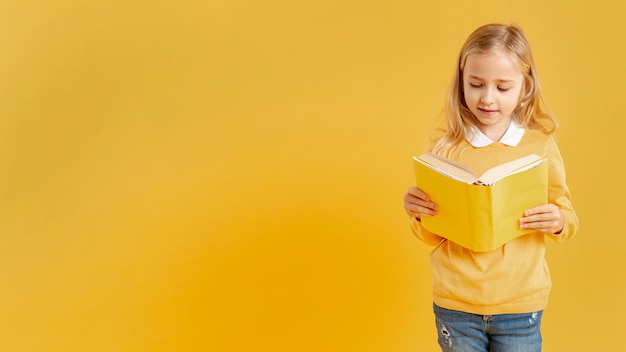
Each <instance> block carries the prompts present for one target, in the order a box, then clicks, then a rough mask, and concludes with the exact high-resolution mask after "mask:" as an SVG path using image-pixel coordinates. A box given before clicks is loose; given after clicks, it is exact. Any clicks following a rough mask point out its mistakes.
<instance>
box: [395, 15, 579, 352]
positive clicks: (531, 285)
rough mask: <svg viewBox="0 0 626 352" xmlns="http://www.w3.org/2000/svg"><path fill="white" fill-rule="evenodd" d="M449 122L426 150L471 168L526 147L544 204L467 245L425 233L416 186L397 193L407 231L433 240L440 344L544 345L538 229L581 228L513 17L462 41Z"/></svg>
mask: <svg viewBox="0 0 626 352" xmlns="http://www.w3.org/2000/svg"><path fill="white" fill-rule="evenodd" d="M445 117H446V126H445V128H444V129H442V130H441V131H439V130H436V131H435V132H438V133H434V134H433V139H432V141H431V144H430V147H429V148H428V149H429V151H432V152H433V153H435V154H439V155H442V156H445V157H448V158H450V159H453V160H456V161H460V162H462V163H464V164H466V165H468V166H469V167H471V168H472V169H473V170H475V171H476V173H477V174H481V173H483V172H484V171H485V170H487V169H489V168H492V167H494V166H496V165H499V164H502V163H504V162H507V161H511V160H514V159H517V158H519V157H522V156H524V155H527V154H531V153H534V154H538V155H541V156H545V157H546V158H547V160H548V167H549V171H548V178H549V180H548V184H549V189H548V204H545V205H540V206H537V207H534V208H532V209H528V210H526V211H525V212H524V213H523V214H520V219H519V225H518V226H520V227H521V228H523V229H529V230H532V231H531V233H529V234H527V235H523V236H520V237H517V238H515V239H514V240H511V241H510V242H508V243H506V244H504V245H503V246H502V247H500V248H498V249H496V250H494V251H490V252H474V251H472V250H469V249H467V248H463V247H461V246H459V245H457V244H455V243H454V242H452V241H448V240H446V239H445V238H443V237H441V236H439V235H437V234H436V233H431V232H429V231H428V230H426V229H425V228H424V227H422V226H421V223H420V221H421V218H422V217H425V216H437V212H438V209H439V207H442V208H443V207H445V206H446V205H445V204H435V203H434V202H432V201H431V200H430V198H429V197H428V194H426V193H425V192H423V191H422V190H421V189H420V188H419V185H417V186H418V187H410V188H409V189H408V191H407V193H406V194H405V195H404V209H405V211H406V213H407V214H408V215H409V216H410V225H411V229H412V230H413V232H414V233H415V235H416V236H417V237H418V238H419V239H421V240H422V241H423V242H425V243H427V244H430V245H433V246H436V247H435V249H434V250H433V251H432V253H431V254H430V266H431V270H432V274H433V300H434V312H435V321H436V325H437V331H438V336H439V339H438V342H439V345H440V346H441V349H442V351H485V352H487V351H491V352H498V351H506V352H512V351H528V352H531V351H533V352H534V351H541V344H542V339H541V331H540V324H541V317H542V313H543V309H544V307H545V306H546V304H547V302H548V294H549V292H550V287H551V280H550V274H549V270H548V265H547V263H546V260H545V258H544V253H545V237H550V238H552V239H554V240H556V241H566V240H568V239H570V238H571V237H572V236H574V234H575V233H576V231H577V229H578V217H577V215H576V213H575V211H574V209H573V208H572V203H571V199H570V192H569V189H568V187H567V184H566V182H565V169H564V166H563V159H562V158H561V154H560V152H559V149H558V147H557V144H556V142H555V138H554V136H553V134H554V131H555V129H556V128H557V122H556V120H555V119H554V118H553V117H552V116H551V115H550V114H549V113H548V112H547V111H546V108H545V106H544V103H543V99H542V96H541V91H540V88H539V82H538V80H537V73H536V69H535V64H534V61H533V58H532V55H531V50H530V46H529V43H528V40H527V39H526V37H525V35H524V33H523V32H522V30H521V29H520V28H519V27H518V26H516V25H501V24H489V25H485V26H482V27H480V28H478V29H476V30H475V31H474V32H473V33H472V34H471V35H470V36H469V37H468V38H467V40H466V42H465V44H464V45H463V47H462V49H461V52H460V55H459V61H458V66H457V68H456V75H455V78H454V81H453V84H452V86H451V89H450V93H449V97H448V102H447V105H446V109H445Z"/></svg>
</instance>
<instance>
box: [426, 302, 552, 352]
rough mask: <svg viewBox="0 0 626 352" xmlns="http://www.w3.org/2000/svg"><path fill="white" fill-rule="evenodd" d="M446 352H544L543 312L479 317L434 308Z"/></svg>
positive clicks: (438, 330)
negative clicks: (542, 340)
mask: <svg viewBox="0 0 626 352" xmlns="http://www.w3.org/2000/svg"><path fill="white" fill-rule="evenodd" d="M433 307H434V311H435V321H436V323H437V333H438V335H439V340H438V342H439V346H440V347H441V350H442V351H443V352H540V351H541V330H540V328H541V316H542V315H543V311H539V312H535V313H524V314H498V315H477V314H470V313H464V312H459V311H455V310H449V309H444V308H441V307H439V306H437V305H436V304H434V305H433Z"/></svg>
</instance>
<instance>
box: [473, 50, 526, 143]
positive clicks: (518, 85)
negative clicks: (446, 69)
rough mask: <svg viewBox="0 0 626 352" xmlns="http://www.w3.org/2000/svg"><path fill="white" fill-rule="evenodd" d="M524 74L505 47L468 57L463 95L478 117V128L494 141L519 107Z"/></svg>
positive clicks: (498, 137)
mask: <svg viewBox="0 0 626 352" xmlns="http://www.w3.org/2000/svg"><path fill="white" fill-rule="evenodd" d="M523 85H524V74H523V73H522V71H521V70H520V68H519V66H518V64H517V62H516V61H514V60H513V59H512V58H511V56H510V55H508V54H506V53H505V52H504V51H502V50H493V51H488V52H486V53H481V54H471V55H469V56H468V57H467V59H466V62H465V67H464V69H463V96H464V97H465V102H466V104H467V106H468V107H469V109H470V111H471V112H472V113H473V114H474V116H476V119H477V120H478V126H477V127H478V129H480V131H481V132H482V133H484V134H485V135H486V136H487V137H489V138H490V139H491V140H493V141H498V140H500V138H502V136H503V135H504V132H506V130H507V128H508V127H509V124H510V123H511V114H512V113H513V110H515V108H516V107H517V106H518V104H519V101H520V97H521V94H522V88H523Z"/></svg>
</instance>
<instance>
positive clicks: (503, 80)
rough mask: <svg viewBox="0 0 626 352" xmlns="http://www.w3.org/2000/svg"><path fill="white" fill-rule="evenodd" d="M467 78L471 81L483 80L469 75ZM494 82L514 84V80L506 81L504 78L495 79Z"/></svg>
mask: <svg viewBox="0 0 626 352" xmlns="http://www.w3.org/2000/svg"><path fill="white" fill-rule="evenodd" d="M468 78H472V79H478V80H481V81H482V80H483V79H482V77H478V76H475V75H469V76H468ZM496 82H500V83H513V82H515V80H512V79H508V78H504V79H496Z"/></svg>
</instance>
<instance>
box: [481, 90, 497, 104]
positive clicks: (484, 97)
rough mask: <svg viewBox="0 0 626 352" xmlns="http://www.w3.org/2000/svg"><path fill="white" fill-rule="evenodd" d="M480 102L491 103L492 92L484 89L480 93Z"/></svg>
mask: <svg viewBox="0 0 626 352" xmlns="http://www.w3.org/2000/svg"><path fill="white" fill-rule="evenodd" d="M480 102H481V103H483V104H487V105H491V104H493V103H494V99H493V94H491V91H490V90H487V91H485V92H484V93H483V94H482V95H481V97H480Z"/></svg>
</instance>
